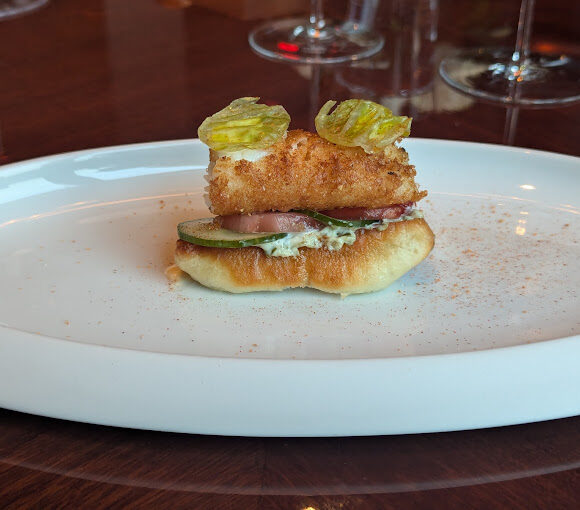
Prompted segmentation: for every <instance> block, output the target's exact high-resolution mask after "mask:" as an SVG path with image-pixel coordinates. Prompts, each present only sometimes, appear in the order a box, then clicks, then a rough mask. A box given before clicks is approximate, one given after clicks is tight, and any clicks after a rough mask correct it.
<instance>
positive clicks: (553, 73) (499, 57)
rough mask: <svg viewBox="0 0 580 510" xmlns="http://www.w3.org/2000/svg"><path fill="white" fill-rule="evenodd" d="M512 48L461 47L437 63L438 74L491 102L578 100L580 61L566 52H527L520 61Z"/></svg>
mask: <svg viewBox="0 0 580 510" xmlns="http://www.w3.org/2000/svg"><path fill="white" fill-rule="evenodd" d="M512 55H513V50H509V49H503V48H496V49H490V48H476V49H472V50H462V51H460V52H458V53H456V54H455V55H453V56H449V57H447V58H445V59H443V61H442V62H441V66H440V68H439V73H440V75H441V77H442V78H443V80H444V81H445V82H446V83H447V84H448V85H450V86H452V87H453V88H455V89H456V90H459V91H461V92H464V93H466V94H469V95H472V96H475V97H478V98H480V99H484V100H487V101H492V102H499V103H503V104H514V105H523V106H550V105H557V104H571V103H574V102H577V101H580V62H579V61H578V60H575V59H573V58H571V57H568V56H566V55H562V54H560V55H558V54H555V55H547V54H540V53H529V54H528V56H527V58H526V59H525V60H524V61H523V62H522V63H521V64H519V65H518V64H514V63H513V62H512Z"/></svg>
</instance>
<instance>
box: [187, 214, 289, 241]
mask: <svg viewBox="0 0 580 510" xmlns="http://www.w3.org/2000/svg"><path fill="white" fill-rule="evenodd" d="M177 235H178V236H179V239H181V240H182V241H186V242H188V243H192V244H198V245H200V246H211V247H214V248H245V247H246V246H255V245H256V244H262V243H269V242H270V241H276V240H277V239H282V238H284V237H286V236H287V235H288V234H287V233H285V232H260V233H253V234H246V233H243V232H234V231H233V230H227V229H225V228H220V227H219V225H217V224H216V223H215V221H214V218H202V219H199V220H191V221H184V222H182V223H180V224H179V225H177Z"/></svg>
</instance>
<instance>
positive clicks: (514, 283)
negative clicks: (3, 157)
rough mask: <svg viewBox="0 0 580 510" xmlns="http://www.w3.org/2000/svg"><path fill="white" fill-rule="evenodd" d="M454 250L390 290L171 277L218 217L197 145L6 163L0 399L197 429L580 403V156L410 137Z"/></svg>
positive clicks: (393, 419) (469, 417) (266, 427)
mask: <svg viewBox="0 0 580 510" xmlns="http://www.w3.org/2000/svg"><path fill="white" fill-rule="evenodd" d="M405 145H406V147H407V148H408V150H409V153H410V155H411V160H412V162H413V163H414V164H415V165H416V166H417V169H418V177H417V180H418V182H419V183H420V184H421V185H422V187H424V188H426V189H428V190H429V197H428V198H427V199H426V200H425V201H423V202H422V207H423V209H424V211H425V215H426V218H427V220H428V221H429V223H430V224H431V226H432V228H433V230H434V231H435V234H436V236H437V239H436V247H435V249H434V251H433V252H432V254H431V255H430V256H429V257H428V259H426V260H425V261H424V262H423V263H422V264H421V265H419V266H418V267H417V268H415V269H414V270H413V271H411V272H410V273H409V274H407V275H405V276H404V277H403V278H402V279H400V280H399V281H398V282H397V283H395V284H394V285H393V286H391V287H390V288H388V289H386V290H384V291H382V292H378V293H374V294H368V295H358V296H350V297H348V298H346V299H340V298H339V297H336V296H333V295H328V294H323V293H320V292H316V291H311V290H291V291H285V292H282V293H259V294H249V295H229V294H223V293H219V292H215V291H211V290H208V289H205V288H203V287H200V286H199V285H197V284H196V283H194V282H192V281H190V280H186V281H182V282H181V283H179V284H177V285H174V286H171V285H170V284H169V283H168V280H167V279H166V277H165V275H164V270H165V268H166V267H167V266H168V265H169V264H170V263H171V258H172V250H173V245H174V242H175V239H176V233H175V226H176V224H177V223H178V222H179V221H182V220H185V219H191V218H196V217H203V216H207V215H208V211H207V209H206V206H205V205H204V201H203V186H204V184H205V183H204V181H203V174H204V171H205V166H206V163H207V158H208V155H207V150H206V148H205V147H204V146H203V145H201V144H200V143H199V142H198V141H196V140H193V141H192V140H184V141H174V142H161V143H151V144H143V145H133V146H123V147H112V148H105V149H98V150H89V151H83V152H77V153H71V154H63V155H57V156H52V157H48V158H42V159H37V160H32V161H27V162H23V163H17V164H13V165H7V166H4V167H2V168H0V274H1V277H2V286H1V288H0V300H1V303H2V306H1V307H0V325H1V326H2V327H1V328H0V406H3V407H6V408H9V409H14V410H19V411H24V412H30V413H35V414H40V415H46V416H53V417H58V418H65V419H71V420H77V421H85V422H91V423H100V424H107V425H117V426H124V427H134V428H143V429H156V430H167V431H177V432H190V433H208V434H231V435H256V436H333V435H367V434H395V433H413V432H430V431H444V430H458V429H468V428H479V427H491V426H497V425H507V424H515V423H523V422H530V421H537V420H545V419H551V418H558V417H564V416H572V415H575V414H580V391H579V388H580V370H579V369H578V366H579V361H580V338H579V337H578V336H577V335H578V328H579V323H580V313H579V312H580V305H579V301H578V295H577V294H578V289H579V287H580V285H579V283H580V262H579V261H580V244H579V240H580V228H579V226H580V200H579V193H578V191H579V190H580V163H579V159H578V158H573V157H569V156H562V155H556V154H550V153H542V152H537V151H531V150H523V149H513V148H506V147H500V146H493V145H481V144H471V143H461V142H450V141H439V140H421V139H413V140H409V141H407V142H406V144H405Z"/></svg>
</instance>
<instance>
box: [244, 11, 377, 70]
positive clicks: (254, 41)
mask: <svg viewBox="0 0 580 510" xmlns="http://www.w3.org/2000/svg"><path fill="white" fill-rule="evenodd" d="M321 4H322V2H321V1H320V0H318V1H313V2H311V11H310V16H309V17H308V18H284V19H281V20H275V21H268V22H266V23H264V24H262V25H260V26H258V27H257V28H255V29H254V30H252V32H250V34H249V36H248V40H249V43H250V47H251V48H252V50H254V51H255V52H256V53H257V54H258V55H260V56H262V57H266V58H269V59H271V60H277V61H286V62H292V63H300V64H334V63H340V62H349V61H355V60H360V59H363V58H367V57H370V56H372V55H374V54H375V53H378V52H379V51H380V50H381V49H382V47H383V44H384V41H383V37H382V36H381V35H380V34H378V33H377V32H375V31H374V30H372V29H371V28H370V27H368V26H367V25H365V24H362V23H353V22H352V20H349V21H348V22H344V23H340V22H336V21H333V20H329V19H327V18H325V17H324V16H323V14H322V5H321Z"/></svg>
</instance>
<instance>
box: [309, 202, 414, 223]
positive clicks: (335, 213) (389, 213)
mask: <svg viewBox="0 0 580 510" xmlns="http://www.w3.org/2000/svg"><path fill="white" fill-rule="evenodd" d="M412 207H413V203H412V202H409V203H406V204H396V205H390V206H389V207H380V208H378V209H365V208H364V207H343V208H342V209H332V210H330V211H320V212H321V213H322V214H324V215H326V216H330V217H331V218H337V219H339V220H396V219H397V218H399V217H401V216H402V215H403V214H405V212H406V211H407V210H410V209H411V208H412Z"/></svg>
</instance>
